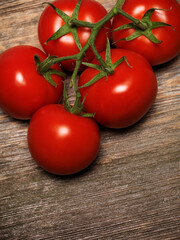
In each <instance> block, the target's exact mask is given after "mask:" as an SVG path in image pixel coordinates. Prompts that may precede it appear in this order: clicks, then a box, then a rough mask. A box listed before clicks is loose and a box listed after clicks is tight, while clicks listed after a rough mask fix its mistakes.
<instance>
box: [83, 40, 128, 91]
mask: <svg viewBox="0 0 180 240" xmlns="http://www.w3.org/2000/svg"><path fill="white" fill-rule="evenodd" d="M123 61H125V62H126V63H127V64H128V66H129V67H131V66H130V65H129V63H128V61H127V58H126V57H125V56H124V57H122V58H120V59H119V60H117V61H116V62H115V63H112V62H111V48H110V42H109V39H108V38H107V44H106V57H105V61H104V63H105V64H103V65H97V64H93V63H85V62H84V63H83V64H84V65H85V66H87V67H90V68H94V69H96V70H97V71H99V73H97V74H96V75H95V76H94V77H93V78H92V79H91V80H90V81H88V82H87V83H85V84H84V85H83V86H81V87H79V88H83V87H89V86H91V85H92V84H94V83H96V82H97V81H98V80H100V79H101V78H103V77H107V76H108V75H112V74H113V73H114V70H115V68H116V67H117V66H119V65H120V64H121V63H122V62H123ZM104 66H105V67H104Z"/></svg>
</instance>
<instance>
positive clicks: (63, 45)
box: [38, 0, 111, 71]
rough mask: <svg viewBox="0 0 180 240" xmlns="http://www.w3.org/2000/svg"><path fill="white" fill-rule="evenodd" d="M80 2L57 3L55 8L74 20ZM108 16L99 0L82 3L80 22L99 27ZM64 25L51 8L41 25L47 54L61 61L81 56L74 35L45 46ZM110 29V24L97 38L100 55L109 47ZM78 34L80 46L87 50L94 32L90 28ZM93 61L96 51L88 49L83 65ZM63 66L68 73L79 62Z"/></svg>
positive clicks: (47, 9) (63, 1) (75, 0)
mask: <svg viewBox="0 0 180 240" xmlns="http://www.w3.org/2000/svg"><path fill="white" fill-rule="evenodd" d="M77 2H78V0H56V1H54V2H53V3H52V4H53V5H54V6H55V7H56V8H58V9H60V10H61V11H63V12H64V13H66V14H67V15H68V16H72V13H73V11H74V8H75V6H76V4H77ZM106 14H107V11H106V9H105V8H104V7H103V6H102V5H101V4H100V3H99V2H96V1H95V0H82V2H81V5H80V9H79V14H78V20H81V21H88V22H90V23H96V22H98V21H99V20H100V19H102V18H103V17H104V16H105V15H106ZM63 25H64V21H63V19H62V18H61V17H60V16H59V15H58V14H57V13H56V12H55V10H54V9H53V8H52V7H51V6H47V7H46V8H45V10H44V11H43V13H42V15H41V17H40V19H39V25H38V36H39V41H40V43H41V45H42V47H43V49H44V51H45V52H46V53H48V54H50V55H56V56H58V57H64V56H70V55H74V54H77V53H78V52H79V49H78V47H77V45H76V42H75V40H74V37H73V35H72V33H67V34H66V35H64V36H62V37H60V38H58V39H56V40H51V41H49V42H47V43H45V42H46V41H47V40H48V39H49V38H50V37H51V36H52V35H53V34H54V33H55V32H56V31H57V30H58V29H59V28H60V27H62V26H63ZM110 29H111V24H110V22H107V23H106V24H105V26H104V27H103V28H102V29H101V30H100V31H99V33H98V35H97V38H96V41H95V46H96V48H97V50H98V51H99V52H101V51H103V50H104V49H105V47H106V34H107V33H108V32H109V31H110ZM77 32H78V38H79V41H80V44H81V46H82V47H83V46H84V45H85V44H86V42H87V40H88V38H89V36H90V34H91V29H89V28H87V27H78V30H77ZM93 57H94V54H93V51H92V50H91V49H88V51H87V52H86V56H85V58H84V60H83V61H88V62H90V61H92V59H93ZM61 65H62V67H63V68H64V69H65V70H68V71H72V70H73V69H74V66H75V61H73V60H68V61H63V62H61Z"/></svg>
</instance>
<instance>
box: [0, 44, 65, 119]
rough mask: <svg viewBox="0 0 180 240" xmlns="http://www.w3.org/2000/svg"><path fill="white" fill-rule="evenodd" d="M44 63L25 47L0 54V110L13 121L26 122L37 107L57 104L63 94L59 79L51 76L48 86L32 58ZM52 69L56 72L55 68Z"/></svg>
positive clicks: (30, 48)
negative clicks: (54, 84)
mask: <svg viewBox="0 0 180 240" xmlns="http://www.w3.org/2000/svg"><path fill="white" fill-rule="evenodd" d="M35 54H37V55H39V57H40V58H42V59H45V58H46V57H47V55H46V54H45V53H43V52H42V51H41V50H40V49H38V48H36V47H32V46H28V45H22V46H16V47H12V48H9V49H8V50H6V51H4V52H3V53H1V54H0V72H1V76H0V108H1V109H2V110H3V111H4V112H5V113H7V114H8V115H9V116H11V117H13V118H16V119H22V120H26V119H30V118H31V117H32V115H33V114H34V112H35V111H36V110H38V109H39V108H40V107H42V106H43V105H46V104H50V103H58V102H59V101H60V100H61V98H62V94H63V83H62V80H63V79H62V77H60V76H57V75H53V76H52V79H53V80H54V82H56V83H57V87H54V86H52V85H51V84H50V83H48V82H47V80H46V79H45V78H44V77H43V76H42V75H40V74H39V73H38V72H37V70H36V65H35V61H34V55H35ZM52 68H53V69H57V70H60V68H59V66H58V65H54V66H53V67H52Z"/></svg>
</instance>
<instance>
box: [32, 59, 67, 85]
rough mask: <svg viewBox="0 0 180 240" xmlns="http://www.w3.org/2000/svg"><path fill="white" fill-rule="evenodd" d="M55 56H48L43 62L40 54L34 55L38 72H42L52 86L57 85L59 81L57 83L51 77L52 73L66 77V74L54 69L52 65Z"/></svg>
mask: <svg viewBox="0 0 180 240" xmlns="http://www.w3.org/2000/svg"><path fill="white" fill-rule="evenodd" d="M54 58H55V57H54V56H48V57H47V58H46V59H45V60H44V61H43V62H42V59H41V58H40V57H39V56H38V55H35V56H34V61H35V64H36V67H37V72H38V73H39V74H41V75H42V76H43V77H44V78H45V79H46V80H47V81H48V82H49V83H50V84H51V85H52V86H54V87H57V83H55V82H54V81H53V79H52V77H51V75H58V76H61V77H63V78H65V77H66V74H65V73H63V72H61V71H59V70H57V69H52V68H50V66H52V65H53V59H54Z"/></svg>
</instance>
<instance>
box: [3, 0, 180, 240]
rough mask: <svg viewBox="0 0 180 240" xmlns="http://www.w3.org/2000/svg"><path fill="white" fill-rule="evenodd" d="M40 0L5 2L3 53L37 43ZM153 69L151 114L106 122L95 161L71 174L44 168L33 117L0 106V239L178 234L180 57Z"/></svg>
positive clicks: (162, 238)
mask: <svg viewBox="0 0 180 240" xmlns="http://www.w3.org/2000/svg"><path fill="white" fill-rule="evenodd" d="M43 2H44V0H39V1H33V0H16V1H15V0H1V1H0V52H2V51H4V50H5V49H7V48H9V47H12V46H15V45H19V44H29V45H33V46H37V47H40V45H39V42H38V38H37V23H38V19H39V16H40V13H41V12H42V11H43V6H42V3H43ZM101 2H102V3H103V5H104V6H105V7H106V8H107V9H108V10H109V9H110V8H111V7H112V6H113V4H114V3H115V1H114V0H113V1H106V0H104V1H101ZM154 70H155V73H156V76H157V79H158V85H159V90H158V96H157V99H156V101H155V103H154V105H153V107H152V108H151V110H150V111H149V112H148V114H147V115H146V116H145V117H144V118H143V119H142V120H141V121H140V122H139V123H137V124H136V125H135V126H133V127H130V128H128V129H125V130H109V129H106V128H102V127H101V138H102V142H101V149H100V152H99V155H98V157H97V159H96V161H95V162H94V163H93V164H92V165H91V166H90V167H89V168H88V169H87V170H85V171H83V172H82V173H80V174H77V175H75V176H72V177H57V176H54V175H51V174H48V173H47V172H45V171H43V170H42V169H41V168H39V167H38V166H37V165H36V164H35V162H34V161H33V159H32V158H31V156H30V154H29V151H28V147H27V140H26V136H27V128H28V124H29V122H28V121H25V122H24V121H18V120H14V119H12V118H10V117H8V116H7V115H6V114H5V113H3V112H2V111H1V110H0V164H1V168H0V204H1V210H0V239H3V240H5V239H7V240H10V239H18V240H19V239H25V240H29V239H33V240H34V239H35V240H40V239H43V240H45V239H47V240H50V239H53V240H56V239H62V240H65V239H73V240H74V239H106V240H108V239H114V240H117V239H123V240H130V239H131V240H137V239H141V240H150V239H151V240H173V239H177V240H178V239H180V57H176V58H175V59H174V60H172V61H171V62H169V63H167V64H164V65H162V66H159V67H156V68H154ZM0 77H1V76H0Z"/></svg>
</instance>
